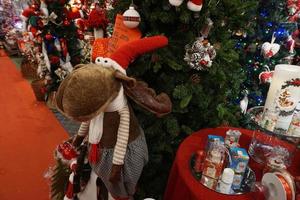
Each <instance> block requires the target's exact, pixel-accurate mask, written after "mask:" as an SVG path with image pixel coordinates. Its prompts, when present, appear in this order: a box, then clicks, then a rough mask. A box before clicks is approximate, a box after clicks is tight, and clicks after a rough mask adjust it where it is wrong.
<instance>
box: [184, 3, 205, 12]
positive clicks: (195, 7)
mask: <svg viewBox="0 0 300 200" xmlns="http://www.w3.org/2000/svg"><path fill="white" fill-rule="evenodd" d="M187 7H188V9H189V10H191V11H194V12H199V11H200V10H201V9H202V4H201V5H197V4H194V3H193V2H192V1H188V3H187Z"/></svg>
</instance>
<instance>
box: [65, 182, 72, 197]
mask: <svg viewBox="0 0 300 200" xmlns="http://www.w3.org/2000/svg"><path fill="white" fill-rule="evenodd" d="M73 188H74V187H73V184H72V183H71V182H69V183H68V187H67V191H66V193H65V195H66V197H68V198H69V199H72V198H73V196H74V192H73Z"/></svg>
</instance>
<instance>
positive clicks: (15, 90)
mask: <svg viewBox="0 0 300 200" xmlns="http://www.w3.org/2000/svg"><path fill="white" fill-rule="evenodd" d="M0 54H1V55H3V52H1V50H0ZM66 138H67V133H66V132H65V130H64V129H63V128H62V126H61V125H60V124H59V122H58V121H57V120H56V118H55V116H54V115H53V114H52V112H51V111H50V110H49V109H48V108H47V107H46V105H45V104H44V103H38V102H37V101H36V100H35V97H34V94H33V92H32V90H31V87H30V84H29V83H28V82H27V81H26V80H24V79H23V78H22V76H21V74H20V72H19V71H18V70H17V69H16V66H15V65H14V63H13V62H12V61H11V60H10V59H9V58H8V57H6V56H0V200H48V199H49V185H48V182H47V180H46V179H45V178H44V173H45V172H46V171H47V169H48V168H49V167H50V166H52V165H53V164H54V160H53V150H54V149H55V147H56V145H57V144H59V143H60V142H62V141H63V140H64V139H66Z"/></svg>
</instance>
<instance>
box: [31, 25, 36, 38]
mask: <svg viewBox="0 0 300 200" xmlns="http://www.w3.org/2000/svg"><path fill="white" fill-rule="evenodd" d="M29 31H30V32H31V33H32V35H33V36H36V33H37V29H36V28H35V27H33V26H31V27H30V30H29Z"/></svg>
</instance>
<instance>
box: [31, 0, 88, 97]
mask: <svg viewBox="0 0 300 200" xmlns="http://www.w3.org/2000/svg"><path fill="white" fill-rule="evenodd" d="M81 6H82V5H81V2H80V1H75V0H72V1H66V0H61V1H50V0H49V1H48V0H45V1H44V2H43V1H42V2H41V5H40V9H41V11H42V14H41V15H40V16H39V17H40V19H41V21H40V22H41V23H40V26H41V27H40V29H41V30H42V33H41V35H42V38H43V47H42V52H43V56H44V60H45V62H46V67H47V69H48V73H49V75H50V76H48V80H49V78H50V81H49V82H48V85H47V91H55V90H57V88H58V86H59V83H60V81H61V80H62V79H63V78H64V77H65V76H66V75H67V74H68V73H69V72H71V71H72V68H73V66H75V65H77V64H79V63H81V45H80V42H79V40H80V39H81V40H82V39H83V38H84V35H83V32H82V30H80V29H78V28H77V27H76V25H75V20H76V19H79V18H83V17H84V14H83V12H82V11H81ZM37 22H39V21H37ZM47 69H46V71H47ZM41 71H45V69H44V70H43V69H42V70H41ZM44 74H45V75H46V76H47V73H44Z"/></svg>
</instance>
